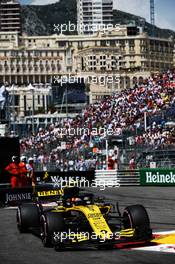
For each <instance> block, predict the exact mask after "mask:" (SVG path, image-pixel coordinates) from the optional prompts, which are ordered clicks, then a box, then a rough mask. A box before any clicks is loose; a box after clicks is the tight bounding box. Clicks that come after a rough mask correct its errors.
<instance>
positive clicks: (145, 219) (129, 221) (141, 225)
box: [123, 204, 152, 239]
mask: <svg viewBox="0 0 175 264" xmlns="http://www.w3.org/2000/svg"><path fill="white" fill-rule="evenodd" d="M123 226H124V228H125V229H128V228H133V229H135V231H136V236H137V237H138V238H145V239H150V238H151V237H152V231H151V229H150V220H149V216H148V213H147V211H146V209H145V207H144V206H142V205H139V204H137V205H131V206H128V207H126V208H125V210H124V212H123Z"/></svg>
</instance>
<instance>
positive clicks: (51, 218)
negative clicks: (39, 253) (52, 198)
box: [41, 212, 65, 247]
mask: <svg viewBox="0 0 175 264" xmlns="http://www.w3.org/2000/svg"><path fill="white" fill-rule="evenodd" d="M64 230H65V221H64V218H63V215H62V214H61V213H57V212H46V213H44V214H43V215H42V216H41V239H42V243H43V245H44V246H45V247H51V246H53V245H54V244H56V243H57V246H59V245H60V247H61V245H62V243H61V241H58V237H59V234H60V233H61V232H64ZM56 240H57V241H56Z"/></svg>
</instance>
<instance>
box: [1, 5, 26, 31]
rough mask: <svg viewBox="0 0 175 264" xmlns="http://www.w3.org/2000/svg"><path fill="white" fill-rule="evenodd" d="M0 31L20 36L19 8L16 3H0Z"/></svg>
mask: <svg viewBox="0 0 175 264" xmlns="http://www.w3.org/2000/svg"><path fill="white" fill-rule="evenodd" d="M0 31H3V32H18V33H19V34H21V6H20V3H19V2H18V1H16V0H1V1H0Z"/></svg>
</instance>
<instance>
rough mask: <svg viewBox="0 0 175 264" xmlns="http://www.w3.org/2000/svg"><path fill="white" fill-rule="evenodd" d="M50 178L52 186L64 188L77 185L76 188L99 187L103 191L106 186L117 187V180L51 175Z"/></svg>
mask: <svg viewBox="0 0 175 264" xmlns="http://www.w3.org/2000/svg"><path fill="white" fill-rule="evenodd" d="M51 180H52V183H53V186H54V188H60V189H64V188H65V187H78V188H85V187H87V188H97V187H98V188H100V190H101V191H104V190H105V189H106V188H119V187H120V183H119V180H117V179H115V180H110V179H109V180H108V181H105V180H101V179H100V180H91V181H89V180H88V179H86V178H85V177H78V176H76V177H65V178H62V177H60V176H51Z"/></svg>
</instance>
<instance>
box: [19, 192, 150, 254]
mask: <svg viewBox="0 0 175 264" xmlns="http://www.w3.org/2000/svg"><path fill="white" fill-rule="evenodd" d="M36 194H37V195H36V196H35V198H34V200H33V202H31V203H23V204H21V205H20V206H19V207H18V209H17V227H18V229H19V231H20V232H28V231H31V232H32V231H34V230H35V232H36V231H37V232H38V234H39V236H40V238H41V240H42V242H43V245H44V246H45V247H50V246H54V247H55V249H57V250H59V249H63V248H65V247H68V246H77V245H83V244H84V245H85V244H90V245H93V246H96V247H97V248H100V247H103V248H113V247H114V245H116V244H119V243H127V242H128V243H132V242H133V243H136V242H145V243H146V242H148V241H150V240H151V239H152V230H151V228H150V220H149V217H148V214H147V211H146V209H145V208H144V207H143V206H142V205H131V206H128V207H126V208H125V209H124V211H123V214H121V212H120V210H119V206H118V204H116V205H113V204H111V203H106V202H105V201H104V199H103V198H100V197H95V196H94V195H93V194H92V193H85V192H83V191H81V190H80V189H79V188H77V187H74V188H64V189H57V190H48V191H37V193H36Z"/></svg>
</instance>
